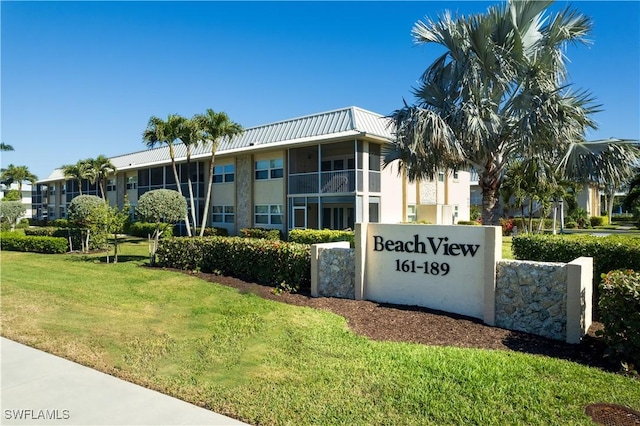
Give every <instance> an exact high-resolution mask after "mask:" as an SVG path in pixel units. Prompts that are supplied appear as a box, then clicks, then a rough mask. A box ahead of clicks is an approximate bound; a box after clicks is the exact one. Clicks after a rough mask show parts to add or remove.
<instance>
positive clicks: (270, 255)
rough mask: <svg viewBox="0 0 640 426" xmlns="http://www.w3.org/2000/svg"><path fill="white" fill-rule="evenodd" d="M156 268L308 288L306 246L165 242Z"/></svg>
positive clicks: (234, 240) (232, 240)
mask: <svg viewBox="0 0 640 426" xmlns="http://www.w3.org/2000/svg"><path fill="white" fill-rule="evenodd" d="M156 258H157V264H158V266H162V267H167V268H177V269H183V270H191V271H194V270H200V271H202V272H213V273H217V274H221V275H228V276H234V277H237V278H240V279H243V280H248V281H255V282H258V283H261V284H266V285H271V286H277V285H281V284H283V283H286V284H287V285H288V286H289V287H291V288H294V289H296V290H298V289H300V288H304V289H309V288H310V284H311V249H310V247H309V246H308V245H305V244H296V243H288V242H284V241H275V240H265V239H248V238H240V237H203V238H184V237H176V238H166V239H164V240H161V241H160V244H159V247H158V250H157V252H156Z"/></svg>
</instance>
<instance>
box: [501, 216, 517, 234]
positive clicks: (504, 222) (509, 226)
mask: <svg viewBox="0 0 640 426" xmlns="http://www.w3.org/2000/svg"><path fill="white" fill-rule="evenodd" d="M500 226H502V235H506V236H509V235H511V234H512V233H513V226H514V223H513V219H500Z"/></svg>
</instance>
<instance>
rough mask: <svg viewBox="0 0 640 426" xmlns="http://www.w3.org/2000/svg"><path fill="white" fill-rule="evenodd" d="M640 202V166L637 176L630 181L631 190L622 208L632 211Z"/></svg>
mask: <svg viewBox="0 0 640 426" xmlns="http://www.w3.org/2000/svg"><path fill="white" fill-rule="evenodd" d="M638 201H640V166H637V167H636V169H635V175H634V176H633V178H632V179H631V180H630V181H629V189H628V191H627V195H626V197H624V200H623V201H622V207H624V208H625V209H627V210H631V209H632V207H633V206H634V204H636V203H637V202H638Z"/></svg>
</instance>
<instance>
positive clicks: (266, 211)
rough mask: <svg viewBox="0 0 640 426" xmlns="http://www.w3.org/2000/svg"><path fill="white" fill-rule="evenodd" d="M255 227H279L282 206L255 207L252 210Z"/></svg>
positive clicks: (265, 205)
mask: <svg viewBox="0 0 640 426" xmlns="http://www.w3.org/2000/svg"><path fill="white" fill-rule="evenodd" d="M254 213H255V216H254V221H255V223H256V225H281V224H282V204H271V205H267V204H264V205H256V206H255V208H254Z"/></svg>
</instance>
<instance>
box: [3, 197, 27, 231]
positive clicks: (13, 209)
mask: <svg viewBox="0 0 640 426" xmlns="http://www.w3.org/2000/svg"><path fill="white" fill-rule="evenodd" d="M26 211H27V208H26V207H25V206H24V204H22V202H21V201H2V202H0V216H1V217H2V218H3V219H6V221H7V222H8V223H9V225H10V226H11V232H13V231H14V230H15V229H16V222H17V221H18V219H19V218H20V217H22V216H23V215H24V213H25V212H26Z"/></svg>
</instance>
